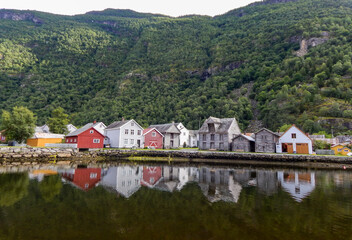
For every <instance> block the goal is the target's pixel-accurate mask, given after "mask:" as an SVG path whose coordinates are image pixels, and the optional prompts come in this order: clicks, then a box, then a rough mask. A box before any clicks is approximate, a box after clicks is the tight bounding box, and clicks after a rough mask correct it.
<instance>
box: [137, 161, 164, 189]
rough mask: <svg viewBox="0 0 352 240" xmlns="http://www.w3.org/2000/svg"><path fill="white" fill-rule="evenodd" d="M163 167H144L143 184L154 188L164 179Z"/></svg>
mask: <svg viewBox="0 0 352 240" xmlns="http://www.w3.org/2000/svg"><path fill="white" fill-rule="evenodd" d="M161 174H162V173H161V167H156V166H149V167H143V177H142V180H141V184H142V186H146V187H149V188H153V187H154V186H155V185H156V184H158V183H159V181H160V180H161V179H162V176H161Z"/></svg>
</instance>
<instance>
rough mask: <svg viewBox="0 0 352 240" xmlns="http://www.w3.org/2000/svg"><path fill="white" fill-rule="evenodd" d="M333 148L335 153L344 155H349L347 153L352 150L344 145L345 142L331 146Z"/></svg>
mask: <svg viewBox="0 0 352 240" xmlns="http://www.w3.org/2000/svg"><path fill="white" fill-rule="evenodd" d="M331 150H334V152H335V155H339V154H341V155H344V156H347V154H348V153H350V152H351V149H349V148H348V147H346V146H344V145H343V144H336V145H334V146H331Z"/></svg>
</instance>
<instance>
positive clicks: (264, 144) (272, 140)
mask: <svg viewBox="0 0 352 240" xmlns="http://www.w3.org/2000/svg"><path fill="white" fill-rule="evenodd" d="M279 138H280V135H279V134H278V133H274V132H272V131H270V130H269V129H266V128H262V129H260V130H259V131H258V132H256V133H255V152H264V153H274V152H276V143H277V142H278V141H279Z"/></svg>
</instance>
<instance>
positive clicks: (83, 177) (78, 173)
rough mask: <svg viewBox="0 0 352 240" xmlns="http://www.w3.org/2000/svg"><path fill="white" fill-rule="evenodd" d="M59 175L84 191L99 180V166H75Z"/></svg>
mask: <svg viewBox="0 0 352 240" xmlns="http://www.w3.org/2000/svg"><path fill="white" fill-rule="evenodd" d="M61 176H62V177H63V178H64V179H66V180H68V181H70V182H72V183H73V184H74V185H75V186H77V187H79V188H80V189H82V190H84V191H88V190H90V189H91V188H93V187H95V186H96V185H97V183H98V182H100V180H101V168H77V169H72V170H71V171H67V172H63V173H61Z"/></svg>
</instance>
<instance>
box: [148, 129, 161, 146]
mask: <svg viewBox="0 0 352 240" xmlns="http://www.w3.org/2000/svg"><path fill="white" fill-rule="evenodd" d="M163 139H164V135H163V134H162V133H161V132H159V131H158V129H156V128H146V129H144V130H143V145H144V147H147V148H155V149H162V148H163Z"/></svg>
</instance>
